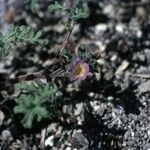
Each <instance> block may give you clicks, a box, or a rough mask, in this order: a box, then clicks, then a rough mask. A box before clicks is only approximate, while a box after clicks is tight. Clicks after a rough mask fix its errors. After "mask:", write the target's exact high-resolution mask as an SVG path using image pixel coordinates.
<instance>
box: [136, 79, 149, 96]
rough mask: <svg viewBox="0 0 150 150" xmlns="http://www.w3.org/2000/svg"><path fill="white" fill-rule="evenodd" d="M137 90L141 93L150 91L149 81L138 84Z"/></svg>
mask: <svg viewBox="0 0 150 150" xmlns="http://www.w3.org/2000/svg"><path fill="white" fill-rule="evenodd" d="M138 90H139V92H140V93H141V94H142V93H145V92H150V81H146V82H143V83H141V84H140V85H139V86H138Z"/></svg>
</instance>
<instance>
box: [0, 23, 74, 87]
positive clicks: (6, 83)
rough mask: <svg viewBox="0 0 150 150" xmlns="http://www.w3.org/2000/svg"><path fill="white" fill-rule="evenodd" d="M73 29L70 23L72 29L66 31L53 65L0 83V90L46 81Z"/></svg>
mask: <svg viewBox="0 0 150 150" xmlns="http://www.w3.org/2000/svg"><path fill="white" fill-rule="evenodd" d="M73 27H74V22H72V27H71V29H70V30H69V31H68V33H67V34H66V37H65V40H64V42H63V44H62V45H61V46H60V48H59V52H58V55H60V56H59V58H58V59H57V58H54V61H53V63H52V64H51V65H49V66H47V67H46V68H44V69H43V70H41V71H39V72H36V73H32V74H27V75H21V76H19V77H16V78H15V79H11V80H6V81H4V82H1V83H0V90H3V89H5V88H8V87H10V86H12V85H13V84H16V83H19V82H21V81H31V80H34V79H46V75H47V73H49V72H48V71H49V69H53V68H52V65H55V64H56V62H59V61H60V59H61V57H62V54H63V51H64V49H65V47H66V44H67V43H68V40H69V38H70V36H71V33H72V30H73ZM56 71H57V70H56ZM49 76H50V77H52V76H53V75H52V74H51V75H49Z"/></svg>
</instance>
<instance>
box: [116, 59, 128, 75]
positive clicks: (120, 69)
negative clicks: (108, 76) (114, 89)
mask: <svg viewBox="0 0 150 150" xmlns="http://www.w3.org/2000/svg"><path fill="white" fill-rule="evenodd" d="M128 66H129V62H128V61H127V60H124V61H123V62H122V63H121V65H120V66H119V67H118V68H117V70H116V72H115V75H119V74H121V73H122V72H123V71H124V70H125V69H126V68H127V67H128Z"/></svg>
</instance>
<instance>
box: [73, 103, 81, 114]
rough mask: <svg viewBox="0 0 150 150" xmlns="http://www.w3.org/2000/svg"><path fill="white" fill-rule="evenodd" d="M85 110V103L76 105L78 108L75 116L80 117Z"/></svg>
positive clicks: (75, 110)
mask: <svg viewBox="0 0 150 150" xmlns="http://www.w3.org/2000/svg"><path fill="white" fill-rule="evenodd" d="M82 110H83V103H79V104H76V108H75V109H74V115H75V116H79V115H80V114H81V112H82Z"/></svg>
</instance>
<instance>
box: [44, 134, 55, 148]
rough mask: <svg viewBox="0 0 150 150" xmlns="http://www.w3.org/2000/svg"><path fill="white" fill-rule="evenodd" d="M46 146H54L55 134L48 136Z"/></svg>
mask: <svg viewBox="0 0 150 150" xmlns="http://www.w3.org/2000/svg"><path fill="white" fill-rule="evenodd" d="M45 146H51V147H53V146H54V135H52V136H50V137H48V138H47V139H46V140H45Z"/></svg>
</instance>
